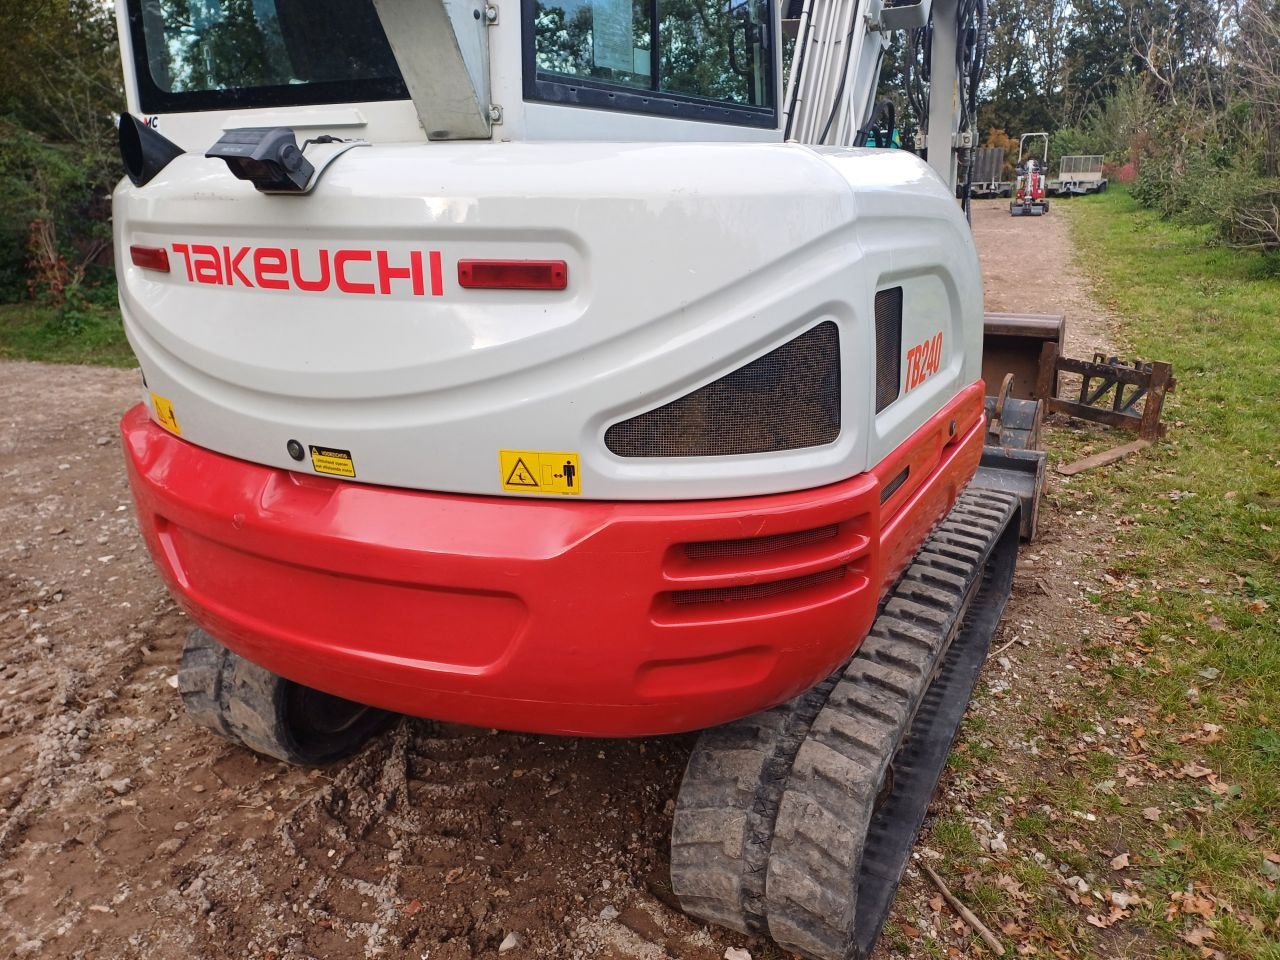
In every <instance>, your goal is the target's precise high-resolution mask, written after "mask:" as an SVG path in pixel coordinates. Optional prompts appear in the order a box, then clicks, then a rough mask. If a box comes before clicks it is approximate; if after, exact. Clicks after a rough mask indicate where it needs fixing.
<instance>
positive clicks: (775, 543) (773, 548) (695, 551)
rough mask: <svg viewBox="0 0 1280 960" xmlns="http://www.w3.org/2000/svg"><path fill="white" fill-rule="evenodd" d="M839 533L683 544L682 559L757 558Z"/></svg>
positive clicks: (819, 530)
mask: <svg viewBox="0 0 1280 960" xmlns="http://www.w3.org/2000/svg"><path fill="white" fill-rule="evenodd" d="M839 533H840V527H839V525H837V524H834V523H832V524H828V525H827V526H825V527H815V528H814V529H812V530H796V531H794V532H792V533H775V534H771V535H770V536H767V537H748V538H747V539H745V540H706V541H704V542H702V543H687V544H685V547H684V552H685V556H687V557H688V558H689V559H690V560H708V559H720V558H723V557H757V556H760V555H762V554H766V553H777V552H778V551H780V550H791V549H794V548H795V547H807V546H808V545H809V544H811V543H822V542H823V541H826V540H834V539H835V538H836V536H837V535H838V534H839Z"/></svg>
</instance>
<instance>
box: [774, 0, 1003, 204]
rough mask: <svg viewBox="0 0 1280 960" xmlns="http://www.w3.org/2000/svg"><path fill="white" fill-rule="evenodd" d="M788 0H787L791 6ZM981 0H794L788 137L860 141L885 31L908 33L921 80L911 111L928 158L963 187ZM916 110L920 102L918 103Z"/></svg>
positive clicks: (980, 44)
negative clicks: (925, 83)
mask: <svg viewBox="0 0 1280 960" xmlns="http://www.w3.org/2000/svg"><path fill="white" fill-rule="evenodd" d="M794 6H795V3H794V2H793V9H794ZM985 16H986V2H985V0H917V2H914V3H909V4H901V3H898V4H894V5H892V6H889V5H886V4H885V3H884V0H803V7H802V8H801V9H800V15H799V17H798V19H797V20H796V22H795V24H794V26H795V30H796V47H795V52H794V53H793V54H792V60H791V72H790V76H789V77H788V81H787V91H786V100H785V113H786V127H785V135H786V137H787V139H789V140H795V141H798V142H800V143H811V144H815V145H826V146H861V145H863V144H864V143H865V141H866V136H867V132H868V126H869V125H870V123H871V120H872V116H873V113H874V111H875V106H876V101H875V97H876V92H877V89H878V88H879V85H880V72H881V67H882V66H883V63H884V54H885V50H886V49H887V48H888V46H889V42H890V35H891V33H892V32H893V31H912V41H913V42H912V44H911V47H912V51H913V57H912V58H911V59H913V60H914V59H915V56H914V54H915V53H916V52H917V51H918V52H919V56H920V58H921V60H922V62H921V63H919V64H913V65H912V69H914V70H916V71H917V72H918V73H919V74H920V77H919V79H921V80H923V79H925V78H927V79H928V80H929V91H928V98H927V100H923V99H922V101H921V103H920V106H922V107H924V112H925V116H921V117H917V120H918V121H919V125H920V133H921V136H920V137H919V138H918V139H917V141H916V147H917V149H921V148H922V149H923V150H924V152H925V156H926V158H927V160H928V162H929V164H930V165H931V166H932V167H933V168H934V170H936V171H937V173H938V175H939V176H940V177H942V179H943V180H944V181H945V182H946V183H948V184H950V185H951V186H952V187H953V188H954V187H957V186H963V185H964V184H965V182H966V180H967V177H968V171H969V166H970V163H971V159H970V151H971V150H972V148H973V147H974V146H975V143H976V137H975V135H974V129H973V128H974V124H975V122H976V119H977V118H976V111H975V109H974V108H975V104H976V94H977V84H978V78H979V76H980V74H981V70H982V59H983V52H984V47H985V40H984V36H985V34H984V20H985ZM917 109H919V107H918V108H917Z"/></svg>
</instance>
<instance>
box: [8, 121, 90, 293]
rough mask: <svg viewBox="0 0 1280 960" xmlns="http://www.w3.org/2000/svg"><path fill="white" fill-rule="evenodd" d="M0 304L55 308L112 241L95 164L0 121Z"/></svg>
mask: <svg viewBox="0 0 1280 960" xmlns="http://www.w3.org/2000/svg"><path fill="white" fill-rule="evenodd" d="M0 138H2V139H3V140H4V142H5V149H4V150H3V151H0V303H17V302H20V301H23V300H26V299H29V298H30V299H36V300H39V301H41V302H45V303H50V304H53V305H55V306H56V305H60V304H62V303H63V302H64V300H65V299H66V297H67V295H68V293H69V292H70V291H72V290H74V288H76V287H78V286H79V284H80V283H81V281H82V279H83V274H84V270H85V267H86V266H87V264H88V263H89V262H91V261H92V260H93V259H94V257H95V256H96V254H97V253H98V252H99V251H101V249H102V247H103V245H104V244H106V243H108V242H109V241H110V236H111V225H110V223H108V222H107V221H106V220H105V219H104V218H103V217H102V216H101V213H102V210H101V207H102V203H101V200H102V196H101V192H102V188H101V187H99V186H98V185H97V183H96V181H97V180H98V179H99V177H98V176H97V175H96V172H95V171H94V169H93V167H92V162H91V161H89V160H87V159H85V158H83V157H82V156H81V155H80V152H79V151H78V150H77V149H76V148H75V147H71V146H52V145H49V144H47V143H43V142H41V141H40V140H39V139H37V138H36V137H35V136H34V135H32V134H31V133H29V132H28V131H26V130H24V129H22V128H21V127H18V126H16V125H14V124H11V123H4V122H0Z"/></svg>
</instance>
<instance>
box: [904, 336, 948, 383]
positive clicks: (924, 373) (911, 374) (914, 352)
mask: <svg viewBox="0 0 1280 960" xmlns="http://www.w3.org/2000/svg"><path fill="white" fill-rule="evenodd" d="M941 368H942V334H940V333H938V334H935V335H934V336H932V337H930V338H929V339H928V340H926V341H925V342H924V343H921V344H917V345H916V346H914V347H912V348H911V349H910V350H908V351H907V387H906V389H907V390H914V389H915V388H916V387H918V386H920V384H922V383H924V382H925V381H926V380H928V379H929V378H930V377H931V376H933V375H934V374H935V373H937V372H938V371H939V370H940V369H941Z"/></svg>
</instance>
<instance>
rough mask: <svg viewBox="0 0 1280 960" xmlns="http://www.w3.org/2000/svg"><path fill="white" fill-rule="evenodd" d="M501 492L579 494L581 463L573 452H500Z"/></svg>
mask: <svg viewBox="0 0 1280 960" xmlns="http://www.w3.org/2000/svg"><path fill="white" fill-rule="evenodd" d="M498 467H499V469H500V470H501V472H502V474H501V477H502V489H503V490H506V491H507V492H509V493H558V494H561V495H562V496H576V495H578V494H580V493H581V492H582V469H581V462H580V460H579V458H578V455H577V454H576V453H553V452H550V451H546V450H499V451H498Z"/></svg>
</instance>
